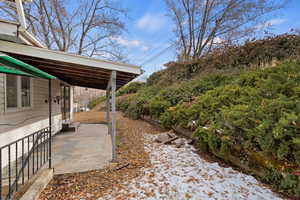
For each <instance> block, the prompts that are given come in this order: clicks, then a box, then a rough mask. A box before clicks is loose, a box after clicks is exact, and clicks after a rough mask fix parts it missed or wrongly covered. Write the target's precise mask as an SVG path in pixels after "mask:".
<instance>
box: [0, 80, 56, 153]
mask: <svg viewBox="0 0 300 200" xmlns="http://www.w3.org/2000/svg"><path fill="white" fill-rule="evenodd" d="M2 79H3V80H2ZM2 79H1V78H0V99H4V101H5V87H3V89H2V90H1V80H2V81H3V82H4V83H5V75H4V78H2ZM60 84H61V82H60V81H58V80H53V81H52V97H53V100H52V116H53V118H52V122H53V127H52V134H55V133H57V132H59V131H60V130H61V128H62V116H61V105H60V104H58V102H57V101H56V102H54V97H56V96H60ZM3 97H4V98H3ZM0 102H1V100H0ZM3 104H4V105H3V106H2V107H1V105H2V104H0V147H1V146H3V145H5V144H7V143H10V142H13V141H15V140H17V139H19V138H22V137H25V136H26V135H30V134H32V133H34V132H36V131H38V130H41V129H43V128H46V127H48V126H49V118H48V116H49V104H48V80H44V79H38V78H32V107H31V108H29V109H26V110H19V111H14V112H10V111H7V110H5V107H6V106H5V103H3ZM1 108H2V109H1ZM7 124H9V125H7Z"/></svg>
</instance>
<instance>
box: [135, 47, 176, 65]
mask: <svg viewBox="0 0 300 200" xmlns="http://www.w3.org/2000/svg"><path fill="white" fill-rule="evenodd" d="M173 46H175V43H174V44H171V45H170V46H168V47H166V48H164V49H163V50H162V51H160V52H159V53H157V54H155V55H154V56H152V57H151V58H149V59H147V60H146V61H144V62H143V63H141V64H140V65H141V66H142V65H145V64H148V63H149V62H151V61H153V60H155V59H157V58H159V57H160V56H162V55H163V54H165V53H166V52H167V50H169V49H170V48H172V47H173Z"/></svg>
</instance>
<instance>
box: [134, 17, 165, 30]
mask: <svg viewBox="0 0 300 200" xmlns="http://www.w3.org/2000/svg"><path fill="white" fill-rule="evenodd" d="M165 24H166V17H165V16H164V15H163V14H161V13H148V14H145V15H144V16H143V17H142V18H140V19H139V20H138V21H137V23H136V26H137V27H138V28H139V29H142V30H146V31H150V32H155V31H158V30H160V29H161V28H162V27H163V26H164V25H165Z"/></svg>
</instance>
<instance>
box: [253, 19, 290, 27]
mask: <svg viewBox="0 0 300 200" xmlns="http://www.w3.org/2000/svg"><path fill="white" fill-rule="evenodd" d="M284 22H286V19H282V18H275V19H270V20H268V21H266V22H264V23H261V24H258V25H257V26H256V28H257V29H265V28H269V27H271V26H274V25H279V24H282V23H284Z"/></svg>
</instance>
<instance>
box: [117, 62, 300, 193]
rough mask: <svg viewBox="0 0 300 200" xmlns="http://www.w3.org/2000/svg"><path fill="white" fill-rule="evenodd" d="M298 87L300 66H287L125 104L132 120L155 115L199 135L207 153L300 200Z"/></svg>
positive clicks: (151, 91)
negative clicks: (257, 172) (234, 161)
mask: <svg viewBox="0 0 300 200" xmlns="http://www.w3.org/2000/svg"><path fill="white" fill-rule="evenodd" d="M299 85H300V65H299V64H296V63H285V64H282V65H280V66H277V67H273V68H267V69H264V70H256V71H251V72H246V73H242V74H240V75H232V76H229V75H228V76H224V75H223V76H221V75H217V76H210V77H207V78H205V79H201V80H193V81H186V82H182V83H180V84H179V83H178V84H176V85H173V86H169V87H166V88H157V87H154V86H147V87H144V88H143V89H141V90H140V91H138V92H137V93H136V94H135V95H134V96H131V97H129V99H128V100H127V101H124V102H123V103H121V104H124V105H125V104H126V106H123V107H122V110H123V111H125V113H126V114H127V115H128V116H132V117H133V118H140V117H142V116H143V115H150V116H152V117H154V118H156V119H159V121H160V122H161V124H162V125H164V126H165V127H169V128H170V127H172V126H180V127H182V128H186V129H190V130H192V131H194V137H195V139H196V140H198V143H199V144H201V146H202V147H203V149H206V150H208V151H210V152H212V153H213V154H215V155H216V156H218V157H220V158H222V159H224V160H227V161H230V159H231V158H232V157H237V158H238V159H239V160H242V162H243V163H245V164H246V165H248V167H250V168H254V167H255V168H260V169H264V170H266V173H264V174H265V175H264V176H263V177H262V178H263V179H264V180H266V181H268V182H270V183H271V184H273V185H274V187H275V188H276V189H277V190H278V191H284V192H286V193H289V194H292V195H295V196H297V197H300V180H299V178H298V176H296V175H294V172H297V170H299V167H298V166H299V164H300V98H299V97H300V86H299ZM257 155H260V156H257ZM250 163H255V164H256V166H254V165H253V164H250Z"/></svg>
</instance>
